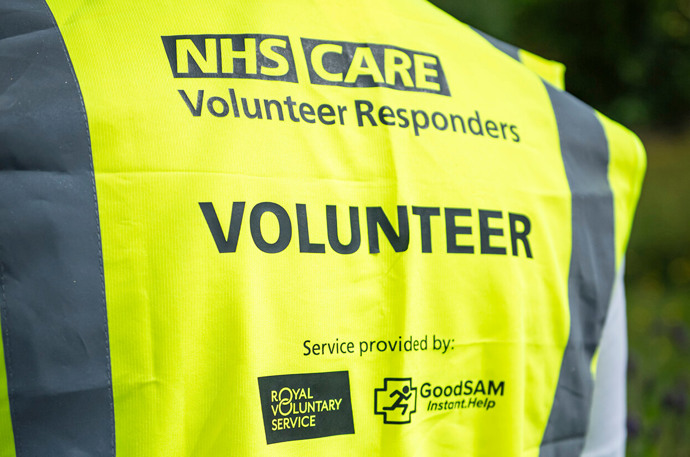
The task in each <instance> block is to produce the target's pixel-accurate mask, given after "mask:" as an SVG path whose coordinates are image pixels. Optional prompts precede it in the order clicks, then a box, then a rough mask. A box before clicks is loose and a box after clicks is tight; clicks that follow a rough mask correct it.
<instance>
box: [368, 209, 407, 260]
mask: <svg viewBox="0 0 690 457" xmlns="http://www.w3.org/2000/svg"><path fill="white" fill-rule="evenodd" d="M398 226H399V231H400V234H397V233H396V232H395V229H394V228H393V226H392V225H391V223H390V221H389V220H388V217H386V213H384V212H383V208H381V207H380V206H369V207H367V235H368V236H369V252H370V253H372V254H376V253H379V252H381V251H380V249H379V232H378V227H381V231H383V234H384V235H385V236H386V238H387V239H388V241H389V242H390V244H391V246H392V247H393V250H395V252H403V251H406V250H407V247H408V246H409V244H410V224H409V220H408V218H407V207H406V206H398Z"/></svg>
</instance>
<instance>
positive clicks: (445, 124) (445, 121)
mask: <svg viewBox="0 0 690 457" xmlns="http://www.w3.org/2000/svg"><path fill="white" fill-rule="evenodd" d="M439 117H440V118H441V119H442V120H443V124H442V125H438V123H437V122H436V119H437V118H439ZM431 123H432V124H434V127H435V128H436V130H441V131H443V130H445V129H447V128H448V119H446V116H444V115H443V114H442V113H439V112H438V111H436V112H435V113H434V114H432V115H431Z"/></svg>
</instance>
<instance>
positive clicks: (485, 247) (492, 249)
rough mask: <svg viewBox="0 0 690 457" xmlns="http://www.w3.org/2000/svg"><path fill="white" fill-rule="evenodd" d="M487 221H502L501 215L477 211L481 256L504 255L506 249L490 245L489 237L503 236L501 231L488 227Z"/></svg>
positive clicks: (493, 212)
mask: <svg viewBox="0 0 690 457" xmlns="http://www.w3.org/2000/svg"><path fill="white" fill-rule="evenodd" d="M489 219H503V213H502V212H501V211H487V210H483V209H480V210H479V239H480V245H481V252H482V254H499V255H505V254H506V248H503V247H498V246H492V245H491V237H492V236H503V229H502V228H491V227H489Z"/></svg>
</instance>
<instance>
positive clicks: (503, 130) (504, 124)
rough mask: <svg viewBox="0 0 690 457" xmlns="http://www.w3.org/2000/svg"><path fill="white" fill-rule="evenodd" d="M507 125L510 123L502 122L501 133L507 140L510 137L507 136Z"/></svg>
mask: <svg viewBox="0 0 690 457" xmlns="http://www.w3.org/2000/svg"><path fill="white" fill-rule="evenodd" d="M506 127H508V124H506V123H505V122H501V134H502V135H503V139H504V140H507V139H508V137H507V136H506Z"/></svg>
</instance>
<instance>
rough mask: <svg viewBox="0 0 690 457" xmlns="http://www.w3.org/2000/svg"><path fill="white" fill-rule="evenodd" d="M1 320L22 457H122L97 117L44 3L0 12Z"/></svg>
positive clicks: (13, 5)
mask: <svg viewBox="0 0 690 457" xmlns="http://www.w3.org/2000/svg"><path fill="white" fill-rule="evenodd" d="M0 221H1V222H0V290H1V294H0V312H1V319H2V320H1V325H2V341H3V344H4V353H5V365H6V371H7V381H8V394H9V400H10V412H11V417H12V428H13V432H14V440H15V449H16V455H17V457H34V456H36V457H39V456H40V457H45V456H58V457H59V456H97V457H101V456H114V455H115V439H114V436H115V434H114V428H115V427H114V415H113V398H112V387H111V383H112V382H111V373H110V359H109V346H108V326H107V317H106V308H105V290H104V280H103V265H102V254H101V242H100V229H99V221H98V209H97V202H96V193H95V182H94V174H93V164H92V157H91V145H90V139H89V131H88V126H87V121H86V113H85V109H84V106H83V102H82V100H81V93H80V90H79V86H78V84H77V81H76V78H75V76H74V73H73V70H72V66H71V62H70V60H69V57H68V55H67V52H66V49H65V46H64V43H63V41H62V37H61V34H60V31H59V30H58V28H57V26H56V24H55V21H54V18H53V16H52V13H51V12H50V10H49V8H48V7H47V5H46V4H45V3H44V2H43V1H33V0H32V1H27V0H4V1H3V2H2V4H1V6H0Z"/></svg>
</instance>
